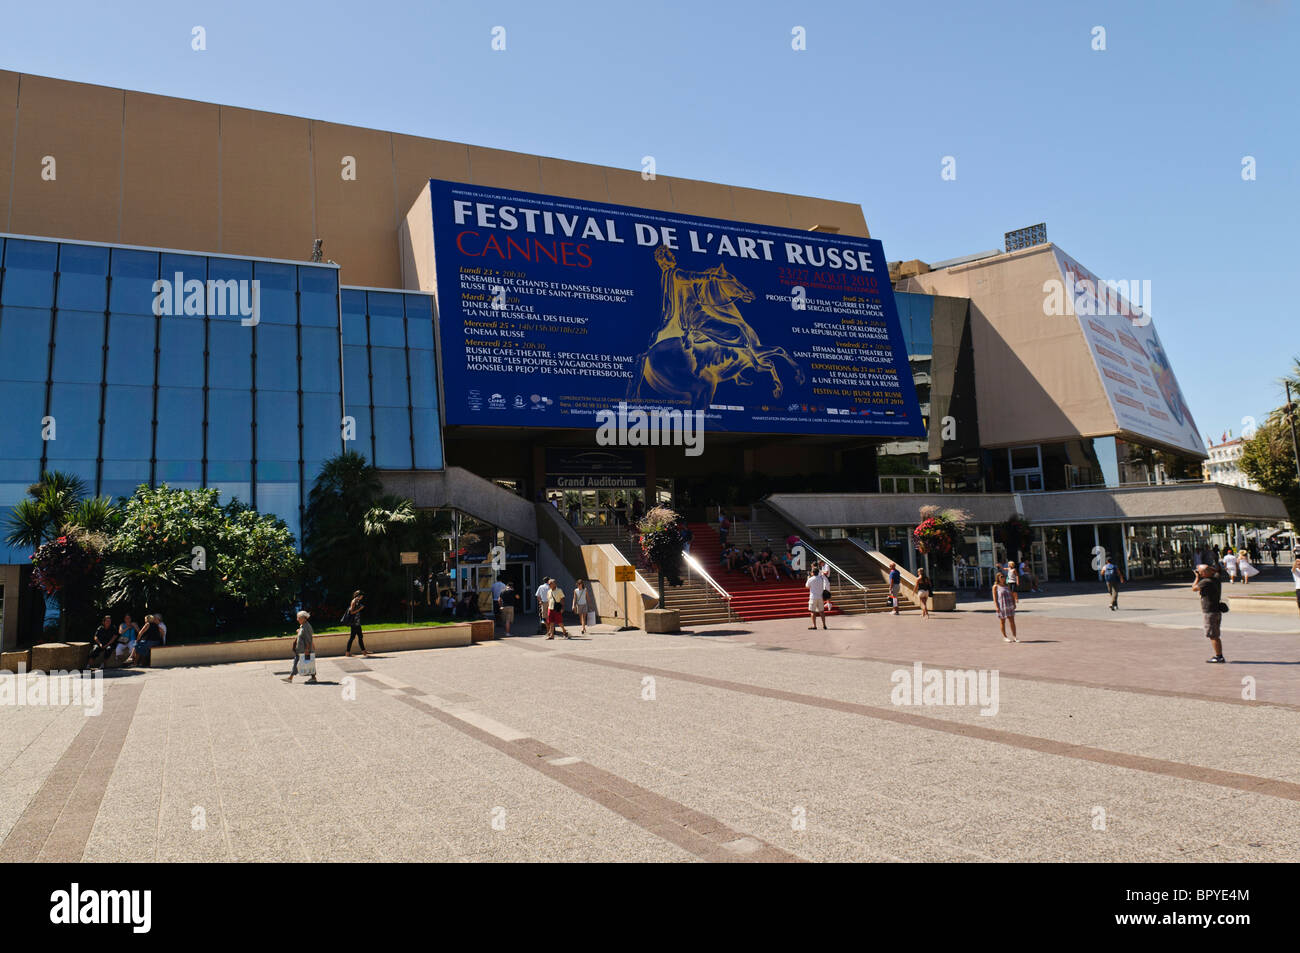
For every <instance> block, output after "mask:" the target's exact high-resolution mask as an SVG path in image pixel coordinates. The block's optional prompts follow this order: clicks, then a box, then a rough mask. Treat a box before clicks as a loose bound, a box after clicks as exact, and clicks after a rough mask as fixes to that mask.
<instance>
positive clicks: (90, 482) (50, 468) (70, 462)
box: [45, 451, 98, 493]
mask: <svg viewBox="0 0 1300 953" xmlns="http://www.w3.org/2000/svg"><path fill="white" fill-rule="evenodd" d="M97 468H98V464H97V463H96V462H95V458H94V457H90V458H88V459H86V458H78V459H65V458H63V457H56V456H53V451H51V455H50V456H49V457H48V458H47V459H46V461H45V472H46V473H53V472H54V471H55V470H58V471H59V472H60V473H68V474H71V475H72V476H76V477H81V479H82V481H83V482H84V483H85V484H86V490H87V492H88V493H90V492H93V491H94V489H95V470H96V469H97Z"/></svg>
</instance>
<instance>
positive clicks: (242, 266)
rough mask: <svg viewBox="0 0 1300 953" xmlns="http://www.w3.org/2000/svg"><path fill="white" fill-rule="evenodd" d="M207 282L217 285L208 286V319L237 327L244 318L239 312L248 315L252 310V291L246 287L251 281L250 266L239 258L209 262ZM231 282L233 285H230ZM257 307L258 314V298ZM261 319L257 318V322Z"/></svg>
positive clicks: (248, 286) (210, 259) (250, 264)
mask: <svg viewBox="0 0 1300 953" xmlns="http://www.w3.org/2000/svg"><path fill="white" fill-rule="evenodd" d="M208 280H209V281H212V282H218V283H219V284H215V285H210V286H209V292H210V294H211V296H212V301H211V302H210V306H209V308H208V317H209V318H213V319H215V320H218V321H221V322H222V323H235V324H238V323H239V321H240V320H242V319H243V317H244V315H241V313H240V312H241V310H243V311H251V310H252V306H253V289H252V286H251V285H250V284H246V282H251V281H252V280H253V263H252V262H251V261H241V260H240V259H238V258H209V259H208ZM230 282H235V284H234V285H231V284H230ZM245 305H247V307H244V306H245ZM258 307H259V310H260V308H261V300H260V298H259V301H258ZM260 317H261V316H260V314H259V320H260ZM245 330H247V328H245Z"/></svg>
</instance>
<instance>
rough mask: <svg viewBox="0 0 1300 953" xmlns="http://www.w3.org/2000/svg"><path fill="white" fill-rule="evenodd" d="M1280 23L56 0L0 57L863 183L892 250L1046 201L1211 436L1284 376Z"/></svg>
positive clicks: (1289, 34) (988, 235)
mask: <svg viewBox="0 0 1300 953" xmlns="http://www.w3.org/2000/svg"><path fill="white" fill-rule="evenodd" d="M196 25H200V26H202V27H204V29H205V30H206V34H207V49H206V51H204V52H201V53H200V52H195V51H193V50H192V49H191V48H190V38H191V29H192V28H193V27H194V26H196ZM497 25H500V26H504V27H505V28H506V45H507V49H506V51H505V52H504V53H501V52H494V51H493V50H492V49H491V46H490V43H491V31H492V28H493V27H494V26H497ZM794 26H802V27H804V28H805V30H806V36H807V49H806V50H804V51H802V52H795V51H793V50H792V49H791V42H790V41H791V29H792V28H793V27H794ZM1096 26H1102V27H1104V28H1105V31H1106V37H1105V38H1106V49H1105V50H1104V51H1094V50H1093V49H1092V31H1093V28H1094V27H1096ZM1298 41H1300V12H1297V9H1296V5H1295V4H1293V3H1290V2H1287V0H1221V2H1208V0H1192V2H1165V0H1161V2H1138V3H1135V2H1132V0H1130V2H1087V3H1072V4H1056V3H1043V2H998V0H992V2H987V3H970V2H958V0H945V2H931V3H924V2H895V3H890V4H884V3H877V2H871V3H866V2H861V3H816V2H790V3H776V2H769V0H751V2H737V3H731V2H708V0H695V2H679V0H663V2H659V3H654V4H642V3H636V4H632V3H621V2H606V3H576V2H575V3H565V2H556V3H551V2H542V3H538V2H532V3H527V2H519V3H492V2H485V3H430V2H414V0H367V2H364V3H357V2H339V0H319V2H314V3H310V4H307V3H264V2H263V3H247V2H222V3H211V2H207V3H194V2H166V3H155V2H135V3H127V4H103V3H102V2H98V0H96V2H85V3H81V2H73V3H69V2H58V0H56V2H54V3H50V4H15V5H11V6H10V7H9V8H8V9H7V10H6V12H5V29H4V30H3V31H0V65H3V66H4V67H5V68H8V69H12V70H18V71H22V72H29V73H37V74H42V75H47V76H55V77H60V78H64V79H72V80H80V81H83V82H90V83H99V84H103V85H109V86H120V87H125V88H128V89H138V90H144V91H148V92H156V93H163V94H167V95H172V96H179V97H184V98H191V99H201V100H206V101H211V102H219V103H227V104H231V105H238V106H246V107H250V108H254V109H264V110H271V111H275V112H284V113H291V114H294V115H301V116H310V117H312V118H319V119H328V120H331V121H335V122H342V123H352V124H357V125H363V126H369V127H373V128H379V129H392V130H396V131H400V132H408V133H412V134H416V135H421V136H430V137H437V138H444V139H452V140H457V141H463V142H470V143H475V144H478V145H484V146H494V147H497V148H503V149H512V150H517V151H521V152H534V153H540V154H543V155H551V156H557V157H560V158H565V159H574V160H579V161H584V162H595V163H600V164H605V165H613V166H624V167H627V168H632V169H639V168H640V163H641V157H642V156H644V155H653V156H654V157H655V159H656V162H657V165H658V171H659V173H660V174H663V175H679V176H685V177H690V178H699V179H706V180H711V181H716V182H726V183H729V184H735V185H745V186H751V187H755V188H763V189H773V190H778V191H784V192H796V193H803V194H809V195H817V196H824V197H826V198H833V199H838V200H842V201H849V202H855V203H858V204H860V205H861V206H862V207H863V210H864V212H865V215H866V219H867V223H868V225H869V226H870V228H871V232H872V235H873V236H875V237H877V238H880V239H882V240H883V242H884V245H885V251H886V254H887V255H888V257H889V258H891V259H909V258H922V259H926V260H930V261H935V260H940V259H944V258H950V257H955V256H957V255H962V254H966V253H969V252H974V251H979V250H984V249H991V248H996V247H998V246H999V245H1000V244H1001V241H1002V234H1003V232H1005V231H1008V230H1010V229H1012V228H1017V227H1020V226H1024V225H1030V224H1033V223H1035V222H1042V221H1045V222H1046V223H1047V227H1048V237H1049V239H1051V240H1052V241H1054V242H1056V243H1057V244H1058V245H1060V246H1061V247H1062V248H1064V249H1065V250H1066V251H1067V252H1068V253H1069V254H1070V255H1072V256H1073V257H1075V258H1076V259H1078V260H1079V261H1081V262H1083V263H1084V264H1085V265H1086V266H1087V267H1088V268H1090V269H1091V270H1092V271H1093V272H1094V273H1096V274H1098V275H1100V276H1102V277H1103V278H1129V279H1149V280H1150V281H1151V283H1152V298H1153V303H1152V308H1151V312H1152V314H1153V317H1154V320H1155V322H1156V326H1157V327H1158V328H1159V329H1160V333H1161V337H1162V339H1163V341H1164V344H1165V347H1166V349H1167V351H1168V352H1169V356H1170V359H1171V361H1172V362H1173V365H1174V368H1175V370H1176V372H1177V374H1178V377H1179V380H1180V382H1181V383H1182V385H1183V390H1184V392H1185V393H1186V395H1187V398H1188V401H1189V403H1190V405H1191V408H1192V412H1193V414H1194V415H1195V417H1196V421H1197V424H1198V425H1199V427H1200V430H1201V432H1202V433H1203V434H1205V433H1212V434H1214V435H1215V436H1216V438H1217V436H1218V435H1219V434H1221V433H1222V432H1223V431H1224V430H1226V429H1229V428H1231V429H1232V430H1233V432H1234V433H1239V432H1240V430H1241V426H1242V424H1241V421H1242V418H1243V417H1244V416H1247V415H1253V416H1255V417H1258V418H1260V419H1262V417H1263V415H1264V414H1266V413H1267V412H1268V410H1269V409H1270V408H1272V407H1274V406H1276V405H1277V404H1278V403H1280V402H1281V390H1280V386H1279V385H1277V384H1276V383H1275V381H1276V379H1277V378H1278V377H1279V376H1280V375H1281V374H1282V373H1283V372H1285V371H1286V370H1287V369H1288V368H1289V366H1290V363H1291V360H1292V357H1293V356H1296V355H1300V340H1297V334H1296V331H1295V328H1296V327H1297V316H1296V315H1295V314H1294V312H1293V307H1292V305H1291V299H1292V298H1293V295H1291V294H1288V293H1286V292H1285V288H1286V285H1287V284H1288V283H1289V279H1292V276H1293V274H1294V269H1295V262H1296V253H1297V250H1300V249H1298V248H1297V245H1300V241H1297V237H1296V235H1297V226H1296V220H1297V218H1300V215H1298V214H1297V211H1298V210H1300V124H1298V123H1297V121H1296V116H1297V99H1298V97H1297V93H1296V90H1297V72H1298V68H1297V65H1296V63H1297V61H1298V58H1297V56H1296V49H1297V47H1298V46H1300V42H1298ZM948 155H951V156H954V157H956V160H957V178H956V180H955V181H944V180H942V179H941V177H940V163H941V160H942V157H943V156H948ZM1248 155H1249V156H1254V157H1255V160H1256V163H1257V178H1256V179H1255V180H1254V181H1243V179H1242V174H1241V170H1242V158H1243V157H1244V156H1248Z"/></svg>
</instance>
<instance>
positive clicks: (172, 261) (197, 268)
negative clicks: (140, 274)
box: [155, 254, 208, 320]
mask: <svg viewBox="0 0 1300 953" xmlns="http://www.w3.org/2000/svg"><path fill="white" fill-rule="evenodd" d="M158 270H159V276H160V277H161V278H163V279H164V280H165V281H168V282H170V284H169V285H168V286H167V289H166V290H167V292H168V294H169V295H170V296H171V300H170V301H168V302H167V303H166V304H165V305H163V304H162V303H161V302H160V303H159V304H160V306H159V307H158V308H157V309H156V310H157V311H158V312H159V314H161V315H163V316H165V317H175V318H183V317H188V318H189V319H190V320H199V319H202V317H203V315H205V314H207V310H208V289H207V284H206V279H207V277H208V260H207V259H206V258H204V257H203V256H202V255H171V254H164V255H162V256H161V260H160V261H159V265H158ZM177 288H179V289H180V300H179V301H178V300H177V297H176V289H177ZM155 297H157V296H155Z"/></svg>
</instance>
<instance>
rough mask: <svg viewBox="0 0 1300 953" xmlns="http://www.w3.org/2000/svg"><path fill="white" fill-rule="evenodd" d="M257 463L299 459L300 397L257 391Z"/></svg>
mask: <svg viewBox="0 0 1300 953" xmlns="http://www.w3.org/2000/svg"><path fill="white" fill-rule="evenodd" d="M257 460H258V462H259V463H261V461H263V460H292V461H294V462H295V463H296V462H297V460H298V395H297V394H296V393H293V394H287V393H282V392H279V391H264V390H262V389H260V388H259V389H258V391H257Z"/></svg>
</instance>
